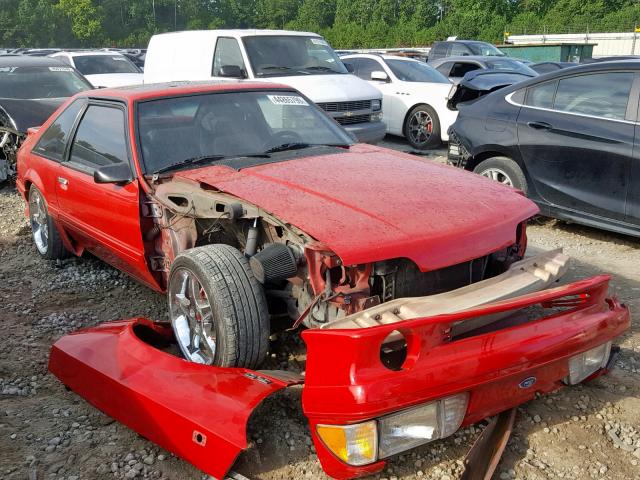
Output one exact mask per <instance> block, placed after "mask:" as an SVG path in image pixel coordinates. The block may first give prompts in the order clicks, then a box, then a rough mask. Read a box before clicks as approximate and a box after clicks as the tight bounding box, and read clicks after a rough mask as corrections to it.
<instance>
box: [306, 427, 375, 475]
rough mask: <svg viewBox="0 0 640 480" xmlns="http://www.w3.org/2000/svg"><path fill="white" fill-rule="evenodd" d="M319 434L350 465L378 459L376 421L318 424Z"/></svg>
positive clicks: (329, 447) (335, 453)
mask: <svg viewBox="0 0 640 480" xmlns="http://www.w3.org/2000/svg"><path fill="white" fill-rule="evenodd" d="M316 431H317V432H318V436H319V437H320V439H321V440H322V442H323V443H324V444H325V445H326V447H327V448H328V449H329V450H330V451H331V452H332V453H333V454H334V455H335V456H336V457H338V458H339V459H340V460H342V461H343V462H345V463H347V464H349V465H367V464H369V463H373V462H375V461H376V458H377V454H378V432H377V427H376V422H375V421H373V420H372V421H369V422H364V423H358V424H356V425H318V426H317V427H316Z"/></svg>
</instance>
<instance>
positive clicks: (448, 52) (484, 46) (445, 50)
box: [428, 40, 506, 62]
mask: <svg viewBox="0 0 640 480" xmlns="http://www.w3.org/2000/svg"><path fill="white" fill-rule="evenodd" d="M467 55H474V56H483V57H505V56H506V55H505V54H504V53H503V52H501V51H500V50H498V49H497V48H496V47H494V46H493V45H491V44H490V43H487V42H480V41H478V40H447V41H446V42H433V45H431V50H430V51H429V59H428V61H429V62H431V61H433V60H438V59H440V58H444V57H461V56H467Z"/></svg>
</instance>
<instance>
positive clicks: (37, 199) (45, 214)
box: [29, 185, 69, 260]
mask: <svg viewBox="0 0 640 480" xmlns="http://www.w3.org/2000/svg"><path fill="white" fill-rule="evenodd" d="M29 223H30V224H31V237H32V238H33V243H34V244H35V246H36V249H37V250H38V253H39V254H40V256H41V257H43V258H46V259H47V260H62V259H64V258H67V257H68V256H69V251H68V250H67V249H66V248H65V246H64V243H62V238H60V233H59V232H58V227H57V226H56V222H55V221H54V220H53V218H51V215H49V209H48V207H47V201H46V200H45V199H44V195H42V192H41V191H40V190H39V189H38V188H37V187H36V186H35V185H31V187H30V188H29Z"/></svg>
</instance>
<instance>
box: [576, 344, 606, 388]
mask: <svg viewBox="0 0 640 480" xmlns="http://www.w3.org/2000/svg"><path fill="white" fill-rule="evenodd" d="M610 354H611V342H607V343H604V344H602V345H599V346H597V347H595V348H592V349H591V350H587V351H586V352H584V353H581V354H579V355H575V356H573V357H571V358H570V359H569V376H568V377H567V378H566V379H565V381H564V383H566V384H567V385H575V384H577V383H580V382H582V381H583V380H584V379H585V378H587V377H589V376H590V375H592V374H594V373H595V372H597V371H598V370H600V369H601V368H604V367H606V366H607V362H608V361H609V355H610Z"/></svg>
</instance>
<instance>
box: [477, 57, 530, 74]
mask: <svg viewBox="0 0 640 480" xmlns="http://www.w3.org/2000/svg"><path fill="white" fill-rule="evenodd" d="M486 63H487V68H488V69H489V70H498V71H507V70H510V71H516V72H520V73H524V74H525V75H530V76H536V75H538V74H537V73H536V72H535V70H533V69H532V68H529V67H527V66H526V65H525V64H524V63H522V62H519V61H518V60H508V59H506V58H501V59H495V60H491V61H488V62H486Z"/></svg>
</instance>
